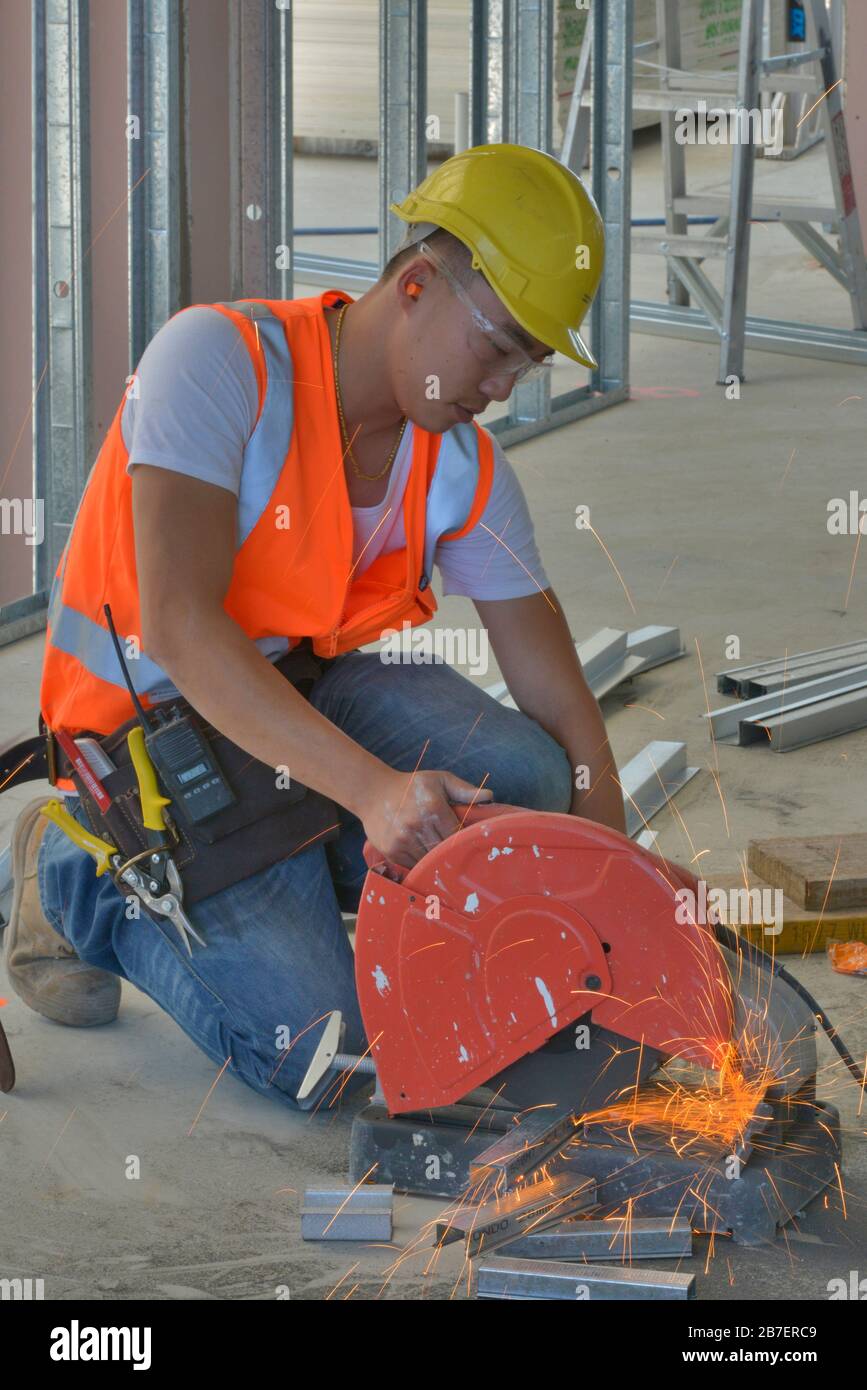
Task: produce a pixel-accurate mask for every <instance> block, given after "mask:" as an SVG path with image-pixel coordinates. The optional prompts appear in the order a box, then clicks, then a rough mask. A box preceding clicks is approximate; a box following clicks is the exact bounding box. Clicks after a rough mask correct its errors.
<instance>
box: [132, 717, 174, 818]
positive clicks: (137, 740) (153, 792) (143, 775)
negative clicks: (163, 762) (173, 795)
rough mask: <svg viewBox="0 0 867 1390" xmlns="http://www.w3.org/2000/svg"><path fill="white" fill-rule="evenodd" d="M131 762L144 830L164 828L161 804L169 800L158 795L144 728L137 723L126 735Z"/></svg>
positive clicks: (155, 775)
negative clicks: (135, 778) (136, 781)
mask: <svg viewBox="0 0 867 1390" xmlns="http://www.w3.org/2000/svg"><path fill="white" fill-rule="evenodd" d="M126 741H127V745H128V746H129V752H130V757H131V758H132V764H133V767H134V768H135V771H136V776H137V777H138V790H139V796H140V797H141V813H142V819H143V822H144V826H145V829H146V830H165V825H166V823H165V821H164V820H163V812H162V808H163V806H170V805H171V800H170V798H169V797H167V796H161V795H160V789H159V787H158V786H157V774H156V772H155V770H154V765H153V763H152V762H151V760H150V754H149V753H148V750H147V748H146V747H145V740H144V729H143V728H142V727H141V725H139V724H137V725H136V726H135V728H134V729H130V731H129V733H128V734H127V736H126Z"/></svg>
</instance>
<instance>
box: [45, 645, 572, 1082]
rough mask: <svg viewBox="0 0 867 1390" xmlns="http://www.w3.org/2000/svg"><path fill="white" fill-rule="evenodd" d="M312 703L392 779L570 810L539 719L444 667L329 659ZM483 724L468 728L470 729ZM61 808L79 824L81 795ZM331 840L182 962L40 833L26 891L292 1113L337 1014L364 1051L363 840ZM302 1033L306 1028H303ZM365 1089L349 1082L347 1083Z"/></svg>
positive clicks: (175, 945) (228, 909) (230, 898)
mask: <svg viewBox="0 0 867 1390" xmlns="http://www.w3.org/2000/svg"><path fill="white" fill-rule="evenodd" d="M310 699H311V703H312V704H313V705H314V706H315V707H316V709H318V710H319V711H320V713H322V714H324V715H325V716H326V718H328V719H329V720H330V721H331V722H332V723H333V724H335V725H337V727H338V728H340V729H342V730H343V731H344V732H345V733H346V734H348V735H349V736H350V738H352V739H354V740H355V741H356V742H357V743H359V744H361V745H362V746H363V747H364V748H366V749H368V751H369V752H371V753H373V754H375V755H376V757H378V758H380V759H381V760H382V761H383V762H385V763H387V764H389V765H390V766H391V767H394V768H397V769H399V770H400V771H403V772H411V771H412V770H413V768H415V766H416V764H417V763H418V759H419V755H420V753H421V751H422V748H423V746H424V743H425V740H426V739H429V740H430V743H429V746H428V748H427V751H426V753H425V756H424V759H423V761H422V767H423V768H425V769H430V770H435V769H447V770H449V771H451V772H454V773H455V774H457V776H459V777H462V778H465V779H466V781H468V782H471V783H474V784H475V785H479V784H480V783H481V782H482V779H483V778H485V775H486V774H487V780H486V781H485V786H486V787H491V788H492V790H493V793H494V800H495V801H502V802H510V803H512V804H514V805H518V806H527V807H532V808H533V809H536V810H543V811H568V809H569V806H570V803H571V796H572V773H571V768H570V765H569V760H568V758H567V756H566V753H565V752H564V750H563V748H561V747H560V745H559V744H558V743H557V742H555V740H554V739H553V738H551V736H550V735H549V734H547V733H546V732H545V730H544V729H542V728H541V726H540V725H539V724H537V723H536V722H535V720H532V719H529V718H528V717H527V716H526V715H524V714H521V713H520V712H519V711H517V710H512V709H507V708H504V707H503V706H502V705H500V704H498V703H497V701H495V700H493V699H492V698H491V697H490V696H489V695H486V694H485V692H484V691H483V690H481V689H479V688H478V687H477V686H475V685H474V684H473V683H472V682H471V681H470V680H468V679H467V678H465V677H464V676H462V675H460V674H458V673H457V672H456V671H453V670H452V669H451V668H450V667H448V666H447V665H444V664H429V665H418V666H415V665H406V666H404V665H386V664H384V663H383V662H382V661H381V660H380V658H379V654H378V653H376V652H373V653H370V652H352V653H349V654H348V655H346V656H343V657H341V658H339V659H338V660H337V661H336V662H335V663H334V664H333V665H332V666H331V667H329V668H328V669H327V670H326V671H325V673H324V674H323V675H322V676H321V677H320V679H319V680H318V681H317V682H316V683H315V685H314V686H313V689H312V692H311V696H310ZM480 715H481V716H482V717H481V718H479V716H480ZM69 809H70V811H72V813H73V814H74V815H75V816H76V818H77V819H79V820H81V821H82V823H83V824H85V825H87V824H88V822H87V817H86V814H85V812H84V809H83V807H82V806H81V803H80V801H79V800H78V798H75V799H74V800H71V801H70V803H69ZM340 814H341V833H340V836H339V838H337V839H335V840H333V841H331V842H330V843H329V844H327V845H321V844H320V845H312V846H311V847H310V848H309V849H306V850H303V851H302V852H301V853H299V854H296V855H294V856H293V857H291V858H287V859H283V860H280V861H279V862H278V863H276V864H274V865H272V866H271V868H268V869H263V870H262V871H261V872H260V873H258V874H255V875H253V876H252V877H251V878H247V879H244V880H242V881H241V882H240V883H236V884H234V885H233V886H231V887H229V888H225V889H223V890H222V891H221V892H219V893H214V894H213V895H212V896H211V897H209V898H205V899H203V900H202V901H200V902H197V903H195V904H194V905H192V906H190V907H189V908H188V909H187V911H188V915H189V917H190V920H191V921H192V923H193V925H194V926H195V927H196V930H197V931H198V932H199V934H200V935H201V936H202V937H203V939H204V940H205V941H206V942H207V949H203V948H202V947H201V946H198V945H197V944H196V943H195V942H193V954H192V958H190V956H188V955H187V954H186V951H185V950H184V948H183V946H182V945H181V943H180V941H179V940H178V937H177V934H176V932H175V930H174V928H173V927H172V926H171V925H170V924H168V923H166V924H165V925H161V924H159V923H157V922H155V921H154V920H152V919H151V918H150V917H149V916H148V914H147V913H146V912H144V911H142V913H141V916H140V917H139V919H138V920H128V918H127V916H126V900H125V898H124V897H123V896H122V895H121V894H120V892H119V891H118V889H117V888H116V886H115V885H114V883H113V882H112V881H111V879H110V878H109V876H108V875H107V874H106V875H103V876H102V877H100V878H97V877H96V876H95V873H94V864H93V860H92V859H91V857H90V856H89V855H88V854H86V853H85V852H84V851H83V850H80V849H77V848H76V846H75V845H73V843H72V842H71V840H69V838H68V837H67V836H66V835H65V834H64V833H63V832H62V831H61V830H59V829H58V828H57V827H56V826H55V825H53V824H49V825H48V827H47V829H46V831H45V833H44V836H43V839H42V843H41V845H40V849H39V857H38V881H39V892H40V897H41V901H42V907H43V910H44V912H45V915H46V917H47V918H48V920H49V922H50V923H51V924H52V926H53V927H54V928H55V930H56V931H58V932H60V933H61V935H63V936H64V937H65V938H66V939H67V941H69V943H70V944H71V945H72V946H73V947H74V948H75V951H76V953H77V955H78V956H79V958H80V959H81V960H83V961H87V962H88V964H90V965H94V966H98V967H99V968H100V969H102V970H108V971H111V972H112V973H113V974H116V975H120V976H121V978H122V979H125V980H129V981H131V983H132V984H134V985H135V986H136V987H137V988H138V989H140V990H142V991H143V992H144V993H145V994H148V995H150V997H151V999H153V1000H155V1001H156V1003H157V1004H159V1005H160V1007H161V1008H162V1009H164V1010H165V1011H166V1013H168V1014H171V1016H172V1018H173V1019H174V1020H175V1022H176V1023H177V1024H179V1025H180V1027H181V1028H182V1029H183V1030H184V1032H185V1033H186V1034H187V1035H188V1036H189V1037H190V1038H192V1040H193V1042H194V1043H196V1044H197V1046H198V1047H200V1048H201V1049H202V1051H203V1052H205V1053H207V1055H208V1057H210V1058H211V1060H212V1061H213V1062H215V1063H216V1064H217V1065H218V1066H222V1065H223V1064H224V1063H225V1062H227V1060H228V1068H227V1069H228V1070H229V1071H232V1072H235V1073H236V1074H237V1075H238V1076H239V1077H240V1078H241V1079H242V1080H243V1081H245V1082H246V1083H247V1085H248V1086H252V1087H253V1089H254V1090H256V1091H259V1092H261V1093H262V1094H263V1095H269V1096H276V1097H278V1098H279V1099H280V1100H281V1101H283V1102H285V1103H288V1104H289V1105H294V1104H296V1099H295V1098H296V1094H297V1091H298V1087H299V1085H300V1083H301V1080H302V1078H303V1077H304V1074H305V1072H306V1070H307V1068H308V1065H309V1063H310V1061H311V1058H312V1055H313V1053H314V1051H315V1048H316V1044H317V1042H318V1040H319V1038H320V1036H321V1033H322V1029H323V1027H324V1022H323V1021H322V1020H323V1019H324V1017H325V1016H327V1015H328V1014H329V1013H330V1012H331V1011H332V1010H334V1009H339V1010H340V1011H341V1013H342V1014H343V1018H344V1020H345V1022H346V1036H345V1039H344V1050H346V1051H349V1052H362V1051H364V1049H365V1048H366V1046H367V1042H366V1039H365V1036H364V1025H363V1023H362V1019H361V1014H360V1011H359V1008H358V1000H357V997H356V992H355V981H354V971H353V952H352V947H351V944H350V941H349V938H348V936H347V932H346V927H345V925H344V922H343V919H342V917H341V908H343V909H344V910H345V911H355V910H356V908H357V906H358V901H359V898H360V894H361V887H362V884H363V882H364V879H365V875H366V872H367V869H366V866H365V864H364V859H363V856H362V847H363V845H364V839H365V836H364V829H363V827H362V825H361V822H360V821H359V820H358V819H357V817H355V816H353V815H351V814H350V813H349V812H348V811H345V810H344V809H343V808H341V811H340ZM305 1030H306V1031H305ZM365 1079H366V1078H364V1077H363V1076H361V1075H360V1074H358V1073H356V1074H355V1075H354V1076H353V1079H352V1084H353V1085H354V1084H363V1082H364V1081H365Z"/></svg>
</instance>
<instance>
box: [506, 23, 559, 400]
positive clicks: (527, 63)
mask: <svg viewBox="0 0 867 1390" xmlns="http://www.w3.org/2000/svg"><path fill="white" fill-rule="evenodd" d="M503 10H504V18H505V21H506V26H505V34H506V44H505V47H504V50H503V52H504V57H505V64H504V78H505V80H504V82H503V123H502V129H503V135H502V139H503V140H504V141H506V142H508V143H510V144H515V145H529V146H530V147H531V148H533V149H536V150H544V151H545V153H546V154H550V153H551V144H552V131H553V101H554V6H553V4H552V3H551V0H505V3H504V5H503ZM550 414H551V382H550V379H549V377H548V376H545V377H543V378H542V379H541V380H539V381H528V382H526V383H524V384H523V385H522V384H521V383H520V382H519V383H518V385H517V386H516V387H515V389H514V391H513V392H512V395H511V397H510V399H509V424H510V425H512V426H514V425H519V424H526V423H528V422H531V421H532V422H536V421H538V422H539V423H540V424H542V422H544V421H545V420H547V419H548V418H549V417H550Z"/></svg>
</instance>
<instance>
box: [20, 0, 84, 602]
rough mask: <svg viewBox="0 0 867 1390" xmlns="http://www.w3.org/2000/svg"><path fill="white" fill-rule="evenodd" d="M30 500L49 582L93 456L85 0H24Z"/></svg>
mask: <svg viewBox="0 0 867 1390" xmlns="http://www.w3.org/2000/svg"><path fill="white" fill-rule="evenodd" d="M32 14H33V267H34V276H33V347H34V359H33V399H34V418H33V456H34V499H33V500H34V504H37V503H38V502H40V501H41V502H42V503H43V504H44V523H45V540H44V543H43V544H42V545H39V546H34V556H35V560H34V563H35V575H34V583H35V587H36V588H37V589H39V590H43V589H46V588H48V587H49V586H50V583H51V580H52V578H53V576H54V572H55V570H56V568H57V563H58V560H59V559H60V555H61V552H62V550H63V547H64V545H65V544H66V539H67V536H68V534H69V530H70V527H71V525H72V520H73V517H74V515H75V509H76V506H77V504H78V499H79V497H80V496H81V493H82V491H83V489H84V484H85V482H86V480H87V475H88V473H89V472H90V468H91V465H92V462H93V460H92V458H91V447H92V442H93V441H92V418H91V413H92V354H91V275H90V259H89V255H88V253H89V250H90V162H89V151H90V139H89V116H88V99H87V93H88V75H89V62H88V28H89V15H88V0H33V10H32Z"/></svg>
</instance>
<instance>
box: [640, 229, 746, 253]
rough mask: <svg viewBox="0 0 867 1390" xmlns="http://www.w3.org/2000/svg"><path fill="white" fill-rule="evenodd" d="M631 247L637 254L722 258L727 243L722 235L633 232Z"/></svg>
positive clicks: (726, 248)
mask: <svg viewBox="0 0 867 1390" xmlns="http://www.w3.org/2000/svg"><path fill="white" fill-rule="evenodd" d="M632 249H633V251H637V252H638V253H639V254H642V253H643V254H646V255H650V254H653V255H659V256H690V257H693V256H698V257H701V258H702V259H704V258H705V257H706V256H717V257H719V258H724V257H725V256H726V254H727V252H728V243H727V242H726V241H725V240H724V239H723V238H722V237H709V236H677V235H674V234H672V233H671V232H661V233H659V235H656V234H654V233H652V232H633V233H632Z"/></svg>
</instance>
